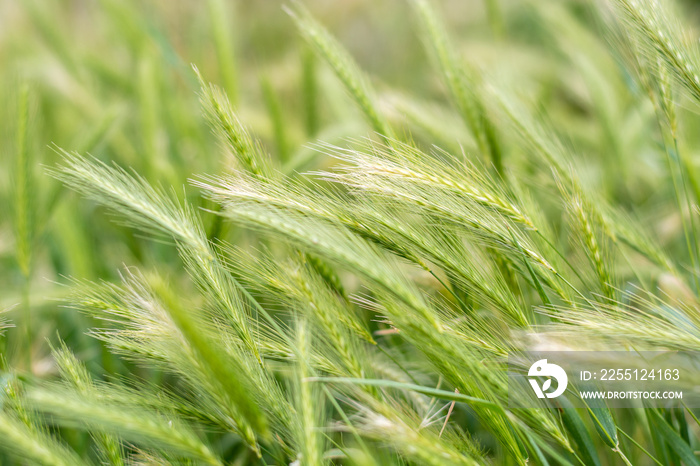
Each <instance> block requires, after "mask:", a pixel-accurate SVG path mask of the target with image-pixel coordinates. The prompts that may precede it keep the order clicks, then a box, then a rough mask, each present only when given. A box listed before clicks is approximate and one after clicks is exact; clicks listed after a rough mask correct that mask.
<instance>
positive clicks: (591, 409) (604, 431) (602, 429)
mask: <svg viewBox="0 0 700 466" xmlns="http://www.w3.org/2000/svg"><path fill="white" fill-rule="evenodd" d="M585 403H586V406H587V407H588V413H589V414H590V415H591V419H593V424H594V425H595V428H596V430H597V431H598V435H600V438H602V439H603V441H604V442H605V444H606V445H608V446H609V447H610V448H617V446H618V443H619V439H618V438H617V426H616V425H615V420H614V419H613V417H612V414H611V413H610V410H609V409H608V406H607V405H606V404H605V401H603V400H597V399H589V400H586V401H585Z"/></svg>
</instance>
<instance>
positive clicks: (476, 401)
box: [307, 377, 505, 413]
mask: <svg viewBox="0 0 700 466" xmlns="http://www.w3.org/2000/svg"><path fill="white" fill-rule="evenodd" d="M307 380H308V381H309V382H327V383H346V384H354V385H370V386H374V387H386V388H396V389H398V390H411V391H414V392H417V393H421V394H423V395H428V396H434V397H437V398H441V399H443V400H450V401H459V402H461V403H466V404H469V405H478V406H481V407H483V408H491V409H493V410H496V411H498V412H501V413H504V412H505V411H504V409H503V408H502V407H501V406H500V405H498V404H496V403H493V402H491V401H487V400H482V399H481V398H474V397H472V396H468V395H462V394H461V393H454V392H449V391H446V390H439V389H437V388H430V387H423V386H422V385H415V384H411V383H402V382H395V381H393V380H380V379H354V378H350V377H309V378H308V379H307Z"/></svg>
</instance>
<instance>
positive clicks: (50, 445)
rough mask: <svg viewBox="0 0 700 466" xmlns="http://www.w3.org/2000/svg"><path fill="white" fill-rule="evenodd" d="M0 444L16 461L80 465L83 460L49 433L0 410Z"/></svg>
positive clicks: (64, 465)
mask: <svg viewBox="0 0 700 466" xmlns="http://www.w3.org/2000/svg"><path fill="white" fill-rule="evenodd" d="M0 445H1V446H2V447H3V449H4V451H6V452H7V453H9V454H11V455H12V456H14V457H15V458H16V459H17V460H18V461H32V462H33V464H40V465H43V466H80V465H87V464H89V463H87V462H85V461H83V459H82V458H80V457H79V456H78V455H77V454H76V453H75V452H74V451H72V450H70V449H69V448H68V447H66V446H65V445H63V444H60V443H58V442H57V441H56V440H55V439H53V438H51V437H50V436H49V435H47V434H45V433H43V432H40V431H37V430H36V429H30V428H29V427H28V426H27V425H25V424H24V423H23V422H21V421H20V420H19V419H17V418H15V417H14V416H12V415H11V414H9V413H5V412H3V411H0Z"/></svg>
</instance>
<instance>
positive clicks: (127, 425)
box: [27, 389, 223, 465]
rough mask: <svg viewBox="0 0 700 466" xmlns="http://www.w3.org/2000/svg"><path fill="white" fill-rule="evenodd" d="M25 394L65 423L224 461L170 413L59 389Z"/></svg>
mask: <svg viewBox="0 0 700 466" xmlns="http://www.w3.org/2000/svg"><path fill="white" fill-rule="evenodd" d="M27 397H28V401H29V402H30V403H31V405H32V406H33V407H34V408H35V409H37V410H38V411H41V412H44V413H47V414H50V415H52V416H53V417H55V418H57V419H59V420H60V421H61V422H63V423H66V424H67V425H81V426H85V427H87V428H88V429H90V430H92V431H99V432H105V433H111V434H113V435H117V436H119V437H121V438H123V439H124V440H126V441H130V442H134V443H137V444H140V445H144V446H152V447H155V448H164V449H166V450H167V449H169V450H170V451H173V452H178V453H179V454H181V455H184V456H186V457H191V458H197V459H198V460H200V461H202V463H203V464H210V465H222V464H223V462H222V461H221V460H220V459H219V458H218V457H217V456H216V455H215V454H214V453H213V452H212V451H211V449H210V447H209V446H207V445H206V444H205V443H204V442H202V441H201V440H200V439H199V438H198V437H197V435H195V434H194V432H192V430H191V429H190V428H189V427H187V426H186V425H185V424H184V423H183V422H181V421H180V420H179V419H177V418H176V417H175V416H173V415H163V414H160V413H157V412H153V411H149V410H146V409H144V407H138V409H136V407H127V406H119V405H110V404H108V403H104V402H98V401H96V400H92V399H89V398H85V397H80V396H78V395H76V394H72V393H66V392H65V391H59V390H58V389H56V390H44V389H36V390H33V391H31V392H30V393H28V395H27Z"/></svg>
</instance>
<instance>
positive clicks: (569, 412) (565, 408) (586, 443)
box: [559, 397, 600, 466]
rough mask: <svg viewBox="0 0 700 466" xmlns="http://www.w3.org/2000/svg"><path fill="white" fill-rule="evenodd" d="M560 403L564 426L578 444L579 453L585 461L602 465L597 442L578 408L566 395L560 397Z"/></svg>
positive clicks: (594, 464) (595, 465)
mask: <svg viewBox="0 0 700 466" xmlns="http://www.w3.org/2000/svg"><path fill="white" fill-rule="evenodd" d="M559 405H560V406H561V419H562V422H563V423H564V427H565V428H566V431H567V432H568V433H569V435H570V436H571V438H573V440H574V442H575V443H576V446H578V453H579V456H580V457H581V459H582V460H583V463H584V464H586V465H593V466H600V458H598V453H597V451H596V448H595V443H594V442H593V439H592V438H591V434H590V432H589V431H588V429H587V428H586V425H585V424H584V422H583V419H581V416H579V414H578V411H577V410H576V408H574V406H573V405H572V404H571V402H570V401H569V400H568V399H567V398H566V397H561V398H559Z"/></svg>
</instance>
